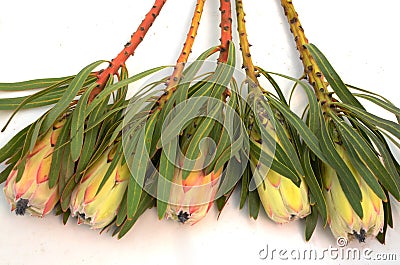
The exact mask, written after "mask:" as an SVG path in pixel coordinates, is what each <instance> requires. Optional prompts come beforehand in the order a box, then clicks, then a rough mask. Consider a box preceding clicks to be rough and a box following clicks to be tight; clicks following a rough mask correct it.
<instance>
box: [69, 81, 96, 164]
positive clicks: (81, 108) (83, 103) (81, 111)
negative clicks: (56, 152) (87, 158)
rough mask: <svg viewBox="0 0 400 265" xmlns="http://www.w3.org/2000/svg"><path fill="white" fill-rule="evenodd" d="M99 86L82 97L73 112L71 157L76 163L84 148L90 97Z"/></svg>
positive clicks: (88, 90) (92, 87) (90, 89)
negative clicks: (86, 114) (86, 111)
mask: <svg viewBox="0 0 400 265" xmlns="http://www.w3.org/2000/svg"><path fill="white" fill-rule="evenodd" d="M96 86H97V84H93V85H92V86H90V87H89V88H88V89H87V90H86V91H85V93H84V94H83V95H82V96H81V98H80V99H79V101H78V103H77V104H76V107H75V110H74V111H73V112H72V123H71V133H70V137H71V157H72V160H73V161H74V162H76V161H78V159H79V157H80V156H81V152H82V148H83V138H84V127H85V110H86V107H87V104H88V99H89V96H90V94H91V92H92V90H93V89H94V88H95V87H96Z"/></svg>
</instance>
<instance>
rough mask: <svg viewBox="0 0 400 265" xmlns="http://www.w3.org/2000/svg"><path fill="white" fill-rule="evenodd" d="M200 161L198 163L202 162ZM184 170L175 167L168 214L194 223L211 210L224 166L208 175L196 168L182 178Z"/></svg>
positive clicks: (182, 220)
mask: <svg viewBox="0 0 400 265" xmlns="http://www.w3.org/2000/svg"><path fill="white" fill-rule="evenodd" d="M198 161H201V159H199V160H198ZM198 161H196V164H197V165H200V164H202V163H198ZM195 168H198V167H197V166H195ZM182 172H183V171H182V169H180V168H176V169H175V174H174V177H173V180H172V182H173V184H172V187H171V195H170V197H169V201H168V206H167V211H166V216H167V218H171V219H173V220H176V221H179V222H181V223H189V224H192V225H193V224H195V223H197V222H198V221H200V220H201V219H202V218H203V217H205V215H206V214H207V213H208V211H209V210H210V208H211V206H212V204H213V202H214V199H215V195H216V194H217V191H218V188H219V184H220V180H221V178H220V177H221V173H222V168H220V169H219V170H216V171H213V172H211V173H209V174H208V175H206V174H205V173H204V171H203V170H195V171H192V172H190V174H189V175H188V176H187V178H186V179H182Z"/></svg>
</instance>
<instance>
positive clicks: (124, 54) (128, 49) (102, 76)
mask: <svg viewBox="0 0 400 265" xmlns="http://www.w3.org/2000/svg"><path fill="white" fill-rule="evenodd" d="M166 1H167V0H155V2H154V5H153V6H152V8H151V9H150V11H149V12H148V13H147V14H146V16H145V18H144V19H143V21H142V22H141V23H140V25H139V27H138V28H137V30H136V32H135V33H133V34H132V36H131V40H130V41H128V42H127V43H126V44H125V47H124V49H122V51H121V52H120V53H119V54H118V55H117V57H115V58H114V59H113V60H111V62H110V65H109V66H108V67H107V68H106V69H104V70H103V71H101V72H99V74H98V76H97V81H96V83H97V87H96V88H95V89H93V91H92V93H91V95H90V96H89V103H90V102H92V100H93V99H94V98H95V97H96V96H97V95H98V94H99V93H100V91H101V90H102V89H103V88H104V86H105V84H106V83H107V80H108V78H109V77H110V76H114V75H115V74H117V73H118V70H119V69H120V68H121V67H122V66H124V65H125V62H126V60H127V59H128V58H129V57H130V56H131V55H133V54H134V53H135V50H136V48H137V47H138V46H139V44H140V43H141V42H142V40H143V38H144V37H145V35H146V33H147V31H148V30H149V29H150V27H151V26H152V25H153V22H154V20H155V19H156V18H157V16H158V15H159V14H160V11H161V9H162V8H163V6H164V4H165V2H166Z"/></svg>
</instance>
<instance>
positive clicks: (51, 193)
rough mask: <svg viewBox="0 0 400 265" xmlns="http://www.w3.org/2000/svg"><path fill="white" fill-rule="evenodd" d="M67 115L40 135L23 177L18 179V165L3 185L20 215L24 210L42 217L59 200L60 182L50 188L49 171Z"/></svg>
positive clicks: (26, 164) (14, 208) (28, 158)
mask: <svg viewBox="0 0 400 265" xmlns="http://www.w3.org/2000/svg"><path fill="white" fill-rule="evenodd" d="M64 123H65V119H61V120H59V121H57V122H56V123H55V124H54V125H53V127H52V128H51V129H50V130H49V131H48V132H47V133H46V134H45V135H44V136H43V137H42V138H40V139H39V140H38V141H37V142H36V144H35V146H34V148H33V150H32V152H30V153H29V154H28V155H27V156H26V158H25V159H26V163H25V168H24V172H23V173H22V176H21V179H20V180H19V181H17V176H18V169H14V170H13V171H11V173H10V175H9V176H8V178H7V180H6V184H5V186H4V193H5V195H6V198H7V200H8V201H9V203H10V204H11V205H12V210H15V213H16V214H17V215H24V214H25V212H28V213H30V214H31V215H33V216H40V217H43V216H44V215H46V214H48V213H49V212H50V211H51V210H52V209H53V208H54V206H55V205H56V203H57V202H58V200H59V191H58V186H57V185H55V186H54V187H53V188H51V189H50V188H49V183H48V180H49V172H50V166H51V160H52V157H53V156H52V153H53V151H54V146H55V144H56V142H57V139H58V136H59V135H60V132H61V128H62V126H63V125H64Z"/></svg>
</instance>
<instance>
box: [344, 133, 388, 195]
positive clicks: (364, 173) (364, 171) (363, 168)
mask: <svg viewBox="0 0 400 265" xmlns="http://www.w3.org/2000/svg"><path fill="white" fill-rule="evenodd" d="M346 138H347V137H342V140H343V143H344V146H345V148H346V151H347V152H348V155H349V158H350V162H351V165H352V166H353V167H354V169H355V170H356V171H357V172H358V173H359V174H360V176H361V177H362V178H363V179H364V180H365V182H366V183H367V185H368V186H369V187H370V188H371V189H372V191H373V192H374V193H375V194H376V195H377V196H378V197H379V198H380V199H381V200H382V201H386V200H387V198H386V195H385V192H384V190H383V189H382V187H381V185H380V184H379V182H378V181H377V180H376V177H375V175H374V173H373V172H372V171H371V170H370V169H369V168H368V166H367V165H365V164H364V163H363V161H362V159H361V158H360V157H359V155H357V151H356V147H354V145H352V144H350V142H349V141H348V140H347V139H346Z"/></svg>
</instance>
